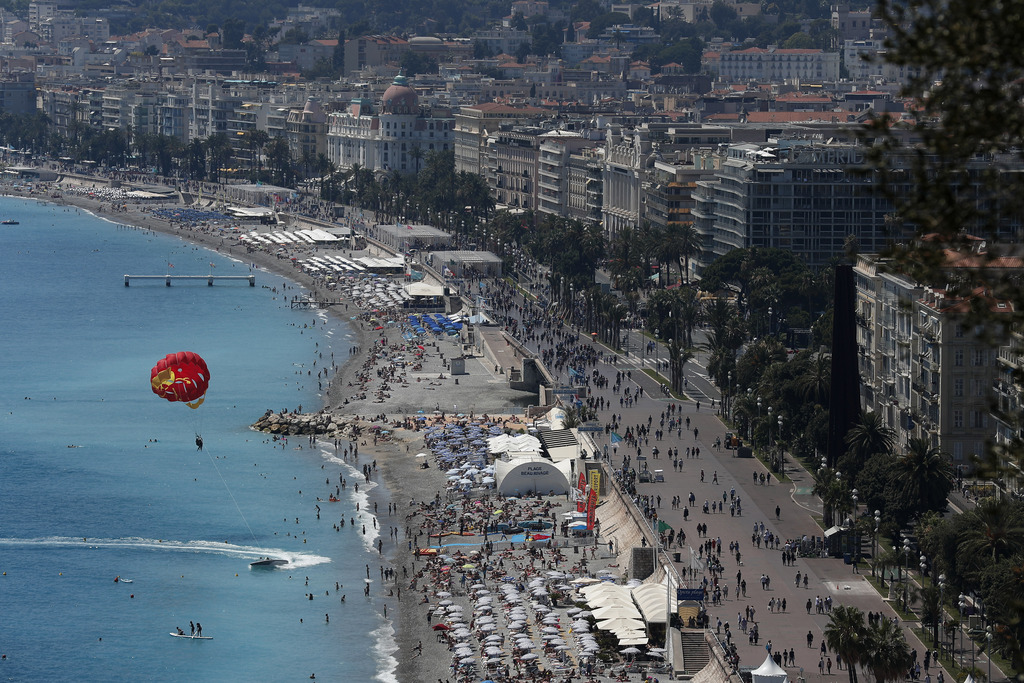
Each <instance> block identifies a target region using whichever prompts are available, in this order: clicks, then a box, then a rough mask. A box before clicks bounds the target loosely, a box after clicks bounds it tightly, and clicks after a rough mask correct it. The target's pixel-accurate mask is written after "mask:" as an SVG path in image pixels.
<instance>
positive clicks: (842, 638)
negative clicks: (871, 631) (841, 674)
mask: <svg viewBox="0 0 1024 683" xmlns="http://www.w3.org/2000/svg"><path fill="white" fill-rule="evenodd" d="M865 635H866V632H865V628H864V613H863V612H861V611H860V610H859V609H857V608H856V607H850V606H848V605H837V606H836V607H834V608H833V609H832V611H831V612H829V615H828V625H827V626H826V627H825V642H826V643H827V644H828V647H829V649H830V650H832V652H835V653H836V655H838V656H839V657H842V658H843V661H844V662H846V669H847V674H849V677H850V683H857V666H858V665H859V664H860V662H861V660H862V659H863V657H864V639H865Z"/></svg>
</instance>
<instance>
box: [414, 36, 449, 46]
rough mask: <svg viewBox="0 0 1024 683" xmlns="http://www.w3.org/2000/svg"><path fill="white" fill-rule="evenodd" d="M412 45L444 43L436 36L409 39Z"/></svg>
mask: <svg viewBox="0 0 1024 683" xmlns="http://www.w3.org/2000/svg"><path fill="white" fill-rule="evenodd" d="M409 44H410V45H443V44H444V41H442V40H441V39H440V38H438V37H436V36H416V37H414V38H410V39H409Z"/></svg>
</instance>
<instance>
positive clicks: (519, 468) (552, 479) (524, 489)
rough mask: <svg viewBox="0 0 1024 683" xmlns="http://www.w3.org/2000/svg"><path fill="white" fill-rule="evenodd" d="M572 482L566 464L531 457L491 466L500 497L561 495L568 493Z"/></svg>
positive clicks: (500, 461) (570, 464)
mask: <svg viewBox="0 0 1024 683" xmlns="http://www.w3.org/2000/svg"><path fill="white" fill-rule="evenodd" d="M571 479H572V463H571V462H568V461H567V462H560V463H554V462H551V461H550V460H548V459H547V458H542V457H540V456H539V455H531V456H526V457H517V458H516V459H514V460H498V461H496V462H495V463H494V480H495V488H496V489H497V492H498V493H500V494H501V495H503V496H523V495H530V494H534V493H544V494H547V493H549V492H551V493H553V494H554V495H562V494H565V493H568V492H569V488H570V484H569V482H570V481H571Z"/></svg>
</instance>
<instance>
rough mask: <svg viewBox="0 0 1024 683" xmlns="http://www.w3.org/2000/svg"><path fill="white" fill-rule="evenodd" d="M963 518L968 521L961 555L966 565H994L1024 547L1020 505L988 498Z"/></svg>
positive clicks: (1023, 526) (962, 538)
mask: <svg viewBox="0 0 1024 683" xmlns="http://www.w3.org/2000/svg"><path fill="white" fill-rule="evenodd" d="M964 518H965V520H969V521H968V523H967V524H966V525H965V526H964V529H963V531H961V532H960V536H959V538H958V546H959V547H958V554H959V556H960V557H961V558H963V560H964V563H965V565H966V566H969V567H974V568H980V567H981V566H984V565H988V564H989V563H991V564H995V563H996V561H997V560H998V559H999V558H1002V557H1012V556H1013V555H1015V554H1016V553H1019V552H1020V551H1021V550H1024V515H1022V513H1021V510H1020V508H1019V507H1018V506H1016V505H1009V504H1007V503H1006V502H1004V501H1001V500H999V499H997V498H985V499H984V500H982V501H981V503H980V504H979V505H978V507H976V508H975V509H974V510H970V511H968V512H966V513H964ZM983 558H984V559H983Z"/></svg>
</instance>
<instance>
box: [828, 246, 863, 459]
mask: <svg viewBox="0 0 1024 683" xmlns="http://www.w3.org/2000/svg"><path fill="white" fill-rule="evenodd" d="M855 294H856V288H855V285H854V281H853V266H851V265H848V264H843V265H840V266H837V267H836V288H835V300H834V302H833V305H832V386H831V391H830V393H829V413H828V454H827V457H828V466H829V467H835V466H836V463H838V462H839V459H840V458H842V457H843V454H844V453H846V440H845V439H846V432H848V431H849V430H850V427H852V426H853V425H854V423H855V422H856V421H857V420H858V418H859V416H860V373H859V372H858V371H857V326H856V320H855V318H854V300H855V298H856V297H855Z"/></svg>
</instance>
